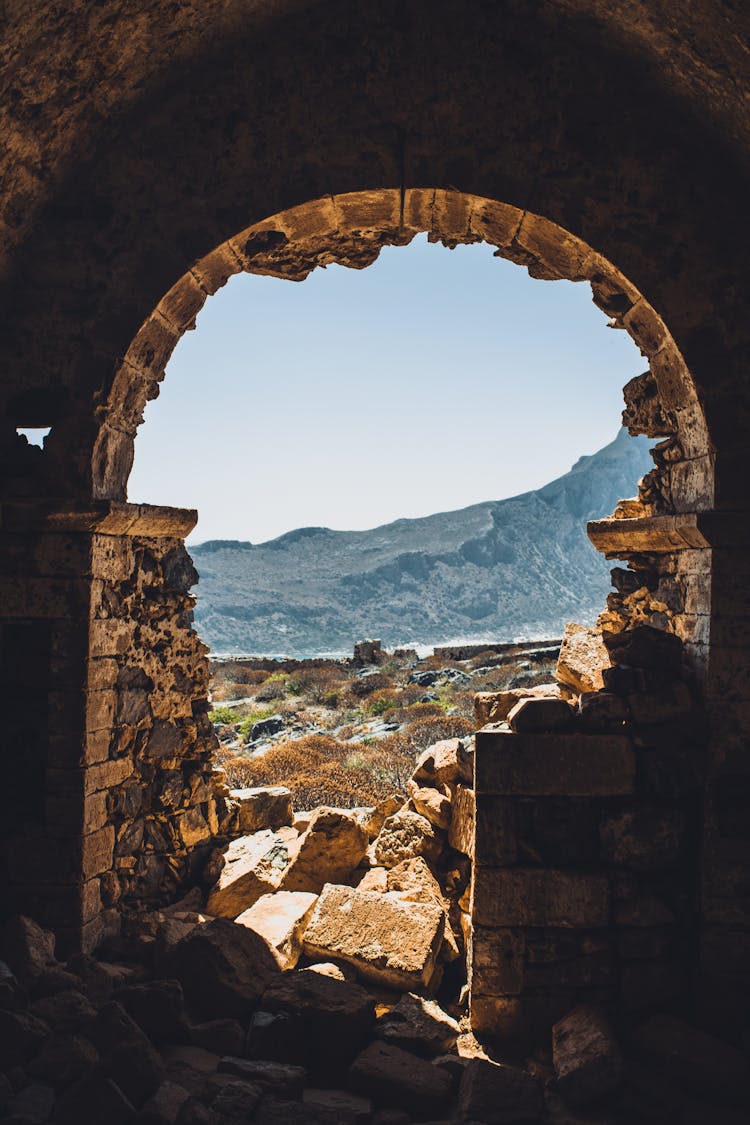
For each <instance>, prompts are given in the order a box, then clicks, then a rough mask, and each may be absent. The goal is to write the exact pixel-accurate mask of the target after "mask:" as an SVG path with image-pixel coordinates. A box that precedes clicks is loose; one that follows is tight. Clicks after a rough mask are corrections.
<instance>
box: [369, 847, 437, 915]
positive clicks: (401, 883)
mask: <svg viewBox="0 0 750 1125" xmlns="http://www.w3.org/2000/svg"><path fill="white" fill-rule="evenodd" d="M359 889H360V890H367V888H366V887H363V886H362V884H361V883H360V886H359ZM386 890H387V891H390V892H391V893H394V892H395V893H397V894H398V896H399V898H401V899H402V900H403V901H404V902H426V903H428V904H430V905H432V906H439V907H440V909H441V910H445V909H446V903H445V900H444V898H443V892H442V891H441V889H440V884H439V883H438V881H437V879H436V878H435V876H434V875H433V874H432V872H431V871H430V869H429V867H428V866H427V864H426V863H425V861H424V859H423V858H422V856H415V858H414V859H405V860H402V861H401V863H397V864H396V866H395V867H392V868H391V869H390V871H388V872H387V875H386Z"/></svg>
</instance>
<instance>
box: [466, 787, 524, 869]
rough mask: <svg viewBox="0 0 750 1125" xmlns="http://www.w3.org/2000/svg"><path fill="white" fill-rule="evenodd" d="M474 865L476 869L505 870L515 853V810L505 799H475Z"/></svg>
mask: <svg viewBox="0 0 750 1125" xmlns="http://www.w3.org/2000/svg"><path fill="white" fill-rule="evenodd" d="M475 815H476V826H475V840H474V862H475V864H476V866H477V867H505V866H506V865H507V864H509V863H515V862H516V857H517V854H518V840H517V829H518V825H517V819H518V818H517V808H516V804H515V803H514V802H513V801H511V800H509V799H508V798H507V797H487V796H485V795H484V794H481V795H480V796H479V797H477V798H476V814H475Z"/></svg>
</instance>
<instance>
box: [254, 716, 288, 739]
mask: <svg viewBox="0 0 750 1125" xmlns="http://www.w3.org/2000/svg"><path fill="white" fill-rule="evenodd" d="M285 723H286V720H285V719H284V716H283V715H278V714H277V715H269V716H268V718H267V719H258V721H257V723H253V725H252V727H251V728H250V741H251V742H257V740H258V739H259V738H272V737H273V735H274V734H278V733H279V732H280V731H282V730H283V729H284V726H285Z"/></svg>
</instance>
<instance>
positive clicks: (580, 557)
mask: <svg viewBox="0 0 750 1125" xmlns="http://www.w3.org/2000/svg"><path fill="white" fill-rule="evenodd" d="M649 444H650V443H649V442H648V440H647V439H645V438H630V437H628V435H627V433H626V431H625V430H621V431H620V432H619V434H618V435H617V437H616V438H615V440H614V441H613V442H611V443H610V444H609V445H607V446H605V447H604V448H603V449H601V450H599V451H598V452H597V453H594V454H592V455H591V456H589V457H581V458H580V459H579V460H578V461H577V462H576V464H575V465H574V466H573V468H572V469H571V470H570V472H569V473H566V474H565V475H564V476H562V477H559V478H558V479H557V480H554V481H552V482H551V483H550V484H547V485H545V486H544V488H540V489H537V490H536V491H534V492H525V493H523V494H522V495H521V496H514V497H512V498H510V499H507V500H497V501H487V502H486V503H482V504H473V505H471V507H469V508H462V509H461V510H460V511H455V512H439V513H438V514H436V515H433V516H427V517H425V518H424V519H403V520H396V522H395V523H389V524H385V525H383V526H382V527H376V528H373V529H372V530H369V531H331V530H330V529H329V528H325V527H302V528H298V529H297V530H295V531H290V532H288V534H286V535H282V536H280V537H279V538H278V539H273V540H271V541H270V542H268V543H259V544H252V543H242V542H236V541H232V540H214V541H211V542H208V543H203V544H201V545H200V546H196V547H193V548H192V555H193V558H194V560H195V564H196V566H197V568H198V570H199V572H200V576H201V577H200V586H199V587H198V605H197V609H196V624H197V627H198V629H199V631H200V633H201V636H202V637H203V638H204V640H205V641H206V642H207V644H209V645H210V647H211V649H212V650H213V651H215V652H235V653H237V652H243V653H267V654H274V655H276V654H286V655H291V656H312V655H316V654H320V653H331V652H348V651H350V649H351V646H352V642H353V641H354V640H356V639H358V638H361V637H365V636H377V637H381V638H382V640H383V642H384V644H385V645H386V646H388V647H392V646H396V645H404V644H409V643H422V644H437V643H447V642H450V641H457V640H467V641H468V640H494V641H499V640H512V639H521V638H526V637H534V636H553V635H555V634H559V633H560V631H561V629H562V627H563V625H564V623H565V622H566V621H568V620H571V619H572V620H576V621H579V622H582V623H584V624H585V623H588V622H591V621H593V619H594V618H595V616H596V615H597V613H598V612H599V611H600V610H601V609H602V607H603V604H604V599H605V597H606V594H607V591H608V590H609V566H610V564H608V563H607V562H606V561H605V560H604V559H603V558H602V557H601V556H600V555H598V554H597V553H596V551H595V550H594V548H593V547H592V546H591V544H590V543H589V540H588V538H587V536H586V521H587V520H590V519H598V518H601V517H602V516H605V515H608V514H609V513H610V512H611V511H612V509H613V508H614V506H615V504H616V503H617V501H618V500H619V499H620V498H622V497H626V496H633V495H634V494H635V491H636V484H637V482H638V480H639V479H640V477H641V476H642V475H643V474H644V473H645V472H647V471H648V470H649V469H650V468H651V467H652V461H651V458H650V456H649V452H648V450H649Z"/></svg>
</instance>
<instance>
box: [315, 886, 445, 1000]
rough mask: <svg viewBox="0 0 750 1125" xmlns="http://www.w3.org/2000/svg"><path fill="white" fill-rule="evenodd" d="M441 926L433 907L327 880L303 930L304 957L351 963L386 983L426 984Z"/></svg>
mask: <svg viewBox="0 0 750 1125" xmlns="http://www.w3.org/2000/svg"><path fill="white" fill-rule="evenodd" d="M444 931H445V914H444V911H443V910H442V909H441V907H439V906H435V905H431V904H427V903H417V902H414V903H412V902H403V901H401V900H400V899H395V898H392V897H390V896H389V895H383V894H380V893H378V892H377V891H360V890H358V889H357V888H354V887H343V886H336V885H334V884H331V883H329V884H327V885H326V886H325V887H324V888H323V891H322V893H321V896H320V899H319V900H318V903H317V905H316V907H315V910H314V912H313V915H312V917H311V919H310V922H309V924H308V926H307V929H306V930H305V937H304V951H305V954H306V955H307V956H308V957H317V958H322V959H328V958H332V959H334V960H340V961H345V962H347V964H350V965H352V966H353V967H354V968H355V969H356V971H357V974H358V975H359V976H361V977H362V978H363V979H365V980H370V981H373V982H374V983H375V984H380V985H383V986H385V987H386V988H400V989H410V990H411V989H419V988H425V987H427V986H428V985H429V983H430V981H431V978H432V976H433V972H434V969H435V964H436V961H437V956H438V953H439V952H440V947H441V945H442V941H443V935H444Z"/></svg>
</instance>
